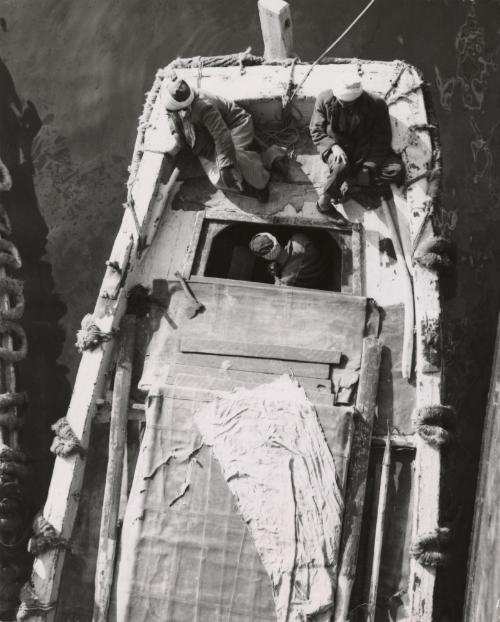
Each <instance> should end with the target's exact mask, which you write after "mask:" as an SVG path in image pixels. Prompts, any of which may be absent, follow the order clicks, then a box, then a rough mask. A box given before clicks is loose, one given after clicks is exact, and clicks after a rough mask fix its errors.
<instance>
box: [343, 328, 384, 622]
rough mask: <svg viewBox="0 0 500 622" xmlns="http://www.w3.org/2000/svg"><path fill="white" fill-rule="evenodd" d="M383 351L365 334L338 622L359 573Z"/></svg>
mask: <svg viewBox="0 0 500 622" xmlns="http://www.w3.org/2000/svg"><path fill="white" fill-rule="evenodd" d="M381 355H382V345H381V343H380V341H379V340H378V339H377V338H375V337H365V339H364V340H363V358H362V360H361V372H360V379H359V387H358V394H357V397H356V409H357V411H358V416H357V417H356V421H355V426H356V429H355V431H354V439H353V444H352V450H351V459H350V461H349V476H348V480H347V490H346V499H345V509H344V524H343V527H342V540H341V545H340V557H339V559H340V565H339V574H338V580H337V593H336V601H335V617H334V622H346V620H347V619H348V614H349V601H350V599H351V591H352V587H353V585H354V579H355V577H356V564H357V560H358V547H359V539H360V536H361V524H362V520H363V505H364V500H365V491H366V477H367V473H368V463H369V460H370V446H371V436H372V429H373V419H374V416H375V410H376V404H377V390H378V378H379V369H380V359H381Z"/></svg>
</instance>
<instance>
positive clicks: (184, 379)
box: [164, 372, 333, 406]
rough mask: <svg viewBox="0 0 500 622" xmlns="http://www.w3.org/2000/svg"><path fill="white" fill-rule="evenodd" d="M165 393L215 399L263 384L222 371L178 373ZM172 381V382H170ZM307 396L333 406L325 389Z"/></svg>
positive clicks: (172, 378)
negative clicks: (207, 373) (218, 373)
mask: <svg viewBox="0 0 500 622" xmlns="http://www.w3.org/2000/svg"><path fill="white" fill-rule="evenodd" d="M166 380H167V384H166V385H165V387H164V394H165V395H166V396H171V395H173V394H175V395H176V396H177V395H184V396H187V398H188V399H190V398H192V399H195V398H196V399H200V400H202V399H203V400H205V398H206V399H215V397H216V396H217V395H219V394H221V393H224V392H228V391H232V390H233V389H236V388H244V389H253V388H255V387H258V386H259V385H261V384H262V382H260V381H259V380H253V381H252V380H239V379H236V378H228V377H227V376H225V374H224V373H223V372H222V373H221V374H220V375H219V376H202V377H200V376H193V375H190V374H176V375H175V376H171V377H170V378H169V377H167V379H166ZM168 381H170V383H168ZM305 393H306V395H307V397H308V398H309V399H310V400H311V402H313V403H314V404H318V405H326V406H333V395H332V394H331V393H326V392H324V391H313V390H309V389H308V390H305Z"/></svg>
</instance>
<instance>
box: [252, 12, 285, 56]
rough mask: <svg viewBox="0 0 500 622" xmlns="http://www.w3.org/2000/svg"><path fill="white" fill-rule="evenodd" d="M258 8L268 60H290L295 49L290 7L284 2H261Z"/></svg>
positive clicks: (265, 53) (265, 54)
mask: <svg viewBox="0 0 500 622" xmlns="http://www.w3.org/2000/svg"><path fill="white" fill-rule="evenodd" d="M258 6H259V17H260V27H261V30H262V38H263V39H264V56H265V57H266V60H277V59H280V58H290V57H291V56H292V49H293V28H292V13H291V11H290V5H289V4H288V2H283V0H259V2H258Z"/></svg>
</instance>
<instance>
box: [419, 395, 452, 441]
mask: <svg viewBox="0 0 500 622" xmlns="http://www.w3.org/2000/svg"><path fill="white" fill-rule="evenodd" d="M455 420H456V412H455V409H454V408H453V406H445V405H443V404H437V405H435V406H423V407H422V408H417V410H416V411H415V412H414V413H413V423H414V425H415V427H416V429H417V433H418V435H419V436H420V437H421V438H422V439H423V440H424V441H425V442H426V443H429V445H432V446H433V447H438V448H439V447H444V446H446V445H449V444H450V442H451V441H452V439H453V430H454V428H455Z"/></svg>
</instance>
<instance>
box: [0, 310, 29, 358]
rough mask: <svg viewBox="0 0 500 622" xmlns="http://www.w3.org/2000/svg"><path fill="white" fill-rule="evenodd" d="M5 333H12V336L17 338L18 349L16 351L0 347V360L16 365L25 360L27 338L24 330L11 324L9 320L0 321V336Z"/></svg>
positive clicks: (17, 325) (18, 325) (13, 323)
mask: <svg viewBox="0 0 500 622" xmlns="http://www.w3.org/2000/svg"><path fill="white" fill-rule="evenodd" d="M6 333H12V335H13V336H15V337H16V338H17V340H18V341H19V344H18V345H19V347H18V349H17V350H11V349H10V348H4V347H0V359H1V360H2V361H7V362H8V363H18V362H19V361H22V360H23V359H25V358H26V355H27V354H28V338H27V337H26V333H25V331H24V328H23V327H22V326H21V325H20V324H17V323H16V322H12V321H11V320H1V319H0V335H5V334H6Z"/></svg>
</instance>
